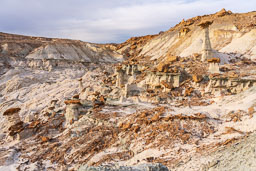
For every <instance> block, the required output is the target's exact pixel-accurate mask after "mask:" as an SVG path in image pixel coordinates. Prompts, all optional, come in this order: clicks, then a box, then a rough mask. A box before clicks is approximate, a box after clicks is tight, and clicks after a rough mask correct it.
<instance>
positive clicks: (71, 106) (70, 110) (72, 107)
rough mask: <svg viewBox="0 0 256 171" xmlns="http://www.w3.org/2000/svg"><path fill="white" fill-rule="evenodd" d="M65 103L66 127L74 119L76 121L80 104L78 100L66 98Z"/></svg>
mask: <svg viewBox="0 0 256 171" xmlns="http://www.w3.org/2000/svg"><path fill="white" fill-rule="evenodd" d="M65 104H66V112H65V119H66V124H65V127H67V126H68V125H71V124H73V122H74V121H77V120H78V119H79V114H80V108H81V107H82V106H81V103H80V100H66V101H65Z"/></svg>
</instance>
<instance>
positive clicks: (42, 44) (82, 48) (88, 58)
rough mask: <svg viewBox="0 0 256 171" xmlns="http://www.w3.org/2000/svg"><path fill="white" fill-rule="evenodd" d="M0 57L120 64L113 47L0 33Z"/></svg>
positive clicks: (118, 56) (119, 56) (117, 54)
mask: <svg viewBox="0 0 256 171" xmlns="http://www.w3.org/2000/svg"><path fill="white" fill-rule="evenodd" d="M0 40H1V42H0V55H1V56H2V57H5V56H8V57H18V58H23V59H24V58H25V59H63V60H72V61H81V62H120V61H122V60H123V56H122V55H120V54H119V53H117V52H115V51H114V49H113V47H112V46H111V45H99V44H93V43H86V42H82V41H78V40H66V39H52V38H40V37H30V36H20V35H14V34H6V33H0Z"/></svg>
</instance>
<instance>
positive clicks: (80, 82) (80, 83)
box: [78, 78, 83, 92]
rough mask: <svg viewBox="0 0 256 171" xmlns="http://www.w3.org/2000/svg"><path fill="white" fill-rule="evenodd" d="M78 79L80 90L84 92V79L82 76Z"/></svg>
mask: <svg viewBox="0 0 256 171" xmlns="http://www.w3.org/2000/svg"><path fill="white" fill-rule="evenodd" d="M78 81H79V91H80V92H82V90H83V79H82V78H80V79H78Z"/></svg>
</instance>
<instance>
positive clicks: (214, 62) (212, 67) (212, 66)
mask: <svg viewBox="0 0 256 171" xmlns="http://www.w3.org/2000/svg"><path fill="white" fill-rule="evenodd" d="M207 61H208V63H209V72H210V73H212V74H216V73H220V67H219V63H220V58H211V59H208V60H207Z"/></svg>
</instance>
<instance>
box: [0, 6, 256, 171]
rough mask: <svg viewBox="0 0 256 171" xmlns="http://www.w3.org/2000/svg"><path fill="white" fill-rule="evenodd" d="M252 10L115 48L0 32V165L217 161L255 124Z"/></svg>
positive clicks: (197, 164) (180, 165)
mask: <svg viewBox="0 0 256 171" xmlns="http://www.w3.org/2000/svg"><path fill="white" fill-rule="evenodd" d="M255 15H256V13H255V12H251V13H246V14H233V13H232V12H230V11H225V10H221V11H220V12H218V13H216V14H212V15H206V16H199V17H194V18H192V19H189V20H187V21H182V22H181V23H179V24H178V25H176V26H175V27H173V28H171V29H170V30H168V31H166V32H161V33H159V34H158V35H148V36H143V37H136V38H131V39H129V40H127V41H126V42H124V43H122V44H118V45H117V44H105V45H100V44H91V43H85V42H81V41H75V40H65V39H51V38H38V37H29V36H19V35H13V34H5V33H0V40H1V41H0V151H3V152H2V153H0V170H1V169H4V170H6V168H8V169H10V168H11V169H13V170H17V169H18V170H33V169H35V170H78V169H79V168H80V170H84V169H85V170H86V169H90V168H92V169H100V168H109V169H114V168H117V167H118V168H126V169H136V168H140V167H139V166H143V168H144V169H147V168H151V167H154V168H156V169H160V168H164V169H166V168H165V167H163V166H162V165H150V164H149V165H147V164H146V165H141V164H142V163H162V164H164V165H166V166H167V167H168V168H169V169H171V170H184V169H185V170H186V169H187V170H198V169H201V168H211V169H212V168H214V167H215V166H216V168H218V167H219V168H221V167H222V166H223V164H222V163H221V162H218V161H216V156H219V153H216V154H217V155H216V154H215V153H212V151H213V150H218V149H219V148H220V147H226V146H227V145H230V144H231V145H232V144H233V143H234V142H239V141H240V140H241V139H243V138H245V137H247V136H250V134H251V132H255V131H256V127H255V124H253V123H255V121H256V117H255V114H256V89H255V88H256V87H255V86H256V84H255V83H256V62H255V61H254V59H255V53H254V49H255V47H254V46H255V43H254V42H255V41H256V36H255V30H254V29H255V25H254V24H253V22H255ZM209 22H212V24H211V25H210V26H209V35H208V30H206V32H207V34H205V30H203V29H202V28H200V27H199V25H202V24H203V23H209ZM205 40H208V45H209V42H210V43H211V46H208V45H207V43H206V44H205V47H208V48H210V47H212V49H207V50H209V51H211V52H213V54H210V55H209V59H208V58H207V60H203V61H202V60H201V58H202V50H203V41H205ZM205 42H206V41H205ZM241 45H243V46H241ZM215 55H216V56H215ZM254 137H255V136H252V138H254ZM205 152H208V153H205ZM210 154H211V157H212V158H211V157H210V158H209V157H207V156H210ZM227 154H228V152H227ZM243 154H244V153H243ZM195 156H196V157H195ZM225 156H229V155H225ZM225 156H224V155H223V156H221V157H222V158H225ZM200 157H203V158H202V160H200ZM191 158H192V159H193V160H191ZM190 160H191V162H190ZM208 161H209V162H210V163H209V164H207V163H206V162H208ZM211 161H213V164H214V167H213V166H212V165H211ZM216 162H217V163H216ZM106 164H108V165H112V166H113V167H112V168H111V167H108V166H107V167H98V168H96V167H90V166H99V165H106ZM249 164H250V163H249ZM125 165H126V166H127V165H128V166H130V165H139V166H138V167H122V166H125ZM114 166H115V167H114ZM119 166H120V167H119ZM227 167H229V166H228V165H227ZM223 168H226V166H225V167H223Z"/></svg>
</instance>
